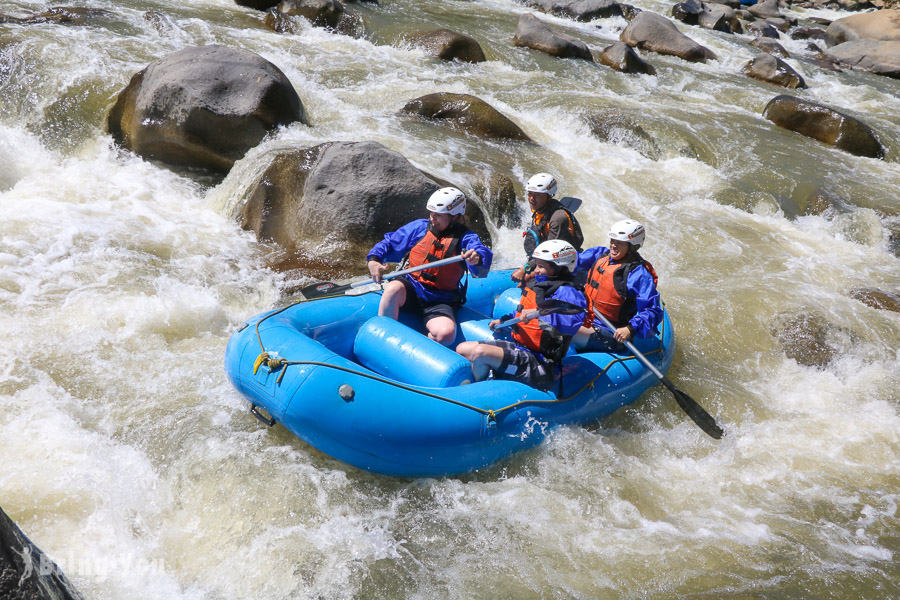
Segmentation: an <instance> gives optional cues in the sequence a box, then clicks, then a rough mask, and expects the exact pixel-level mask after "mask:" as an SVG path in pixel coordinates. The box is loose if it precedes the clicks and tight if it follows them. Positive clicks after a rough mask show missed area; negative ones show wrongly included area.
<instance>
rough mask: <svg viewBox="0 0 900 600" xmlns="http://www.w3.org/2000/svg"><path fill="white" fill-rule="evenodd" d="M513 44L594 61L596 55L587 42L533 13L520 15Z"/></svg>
mask: <svg viewBox="0 0 900 600" xmlns="http://www.w3.org/2000/svg"><path fill="white" fill-rule="evenodd" d="M513 44H514V45H516V46H522V47H525V48H531V49H533V50H538V51H540V52H544V53H546V54H549V55H550V56H556V57H557V58H581V59H584V60H588V61H591V62H593V60H594V57H593V56H592V55H591V50H590V49H589V48H588V47H587V44H585V43H584V42H582V41H581V40H576V39H575V38H573V37H569V36H568V35H565V34H563V33H559V32H557V31H554V30H553V29H552V28H551V27H550V26H549V25H547V24H546V23H544V22H542V21H541V20H540V19H538V18H537V17H536V16H534V15H531V14H526V15H522V16H521V17H519V25H518V27H517V28H516V36H515V38H513Z"/></svg>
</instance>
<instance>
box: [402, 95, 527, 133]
mask: <svg viewBox="0 0 900 600" xmlns="http://www.w3.org/2000/svg"><path fill="white" fill-rule="evenodd" d="M400 112H403V113H406V114H410V115H417V116H420V117H423V118H426V119H433V120H435V121H439V122H442V123H446V124H447V125H449V126H450V127H452V128H454V129H458V130H460V131H464V132H466V133H469V134H472V135H476V136H478V137H486V138H493V139H500V140H515V141H521V142H530V141H532V140H531V138H530V137H528V135H527V134H526V133H525V132H524V131H522V128H521V127H519V126H518V125H516V124H515V123H513V122H512V120H510V119H509V118H508V117H506V116H505V115H503V114H502V113H501V112H500V111H498V110H497V109H496V108H494V107H493V106H491V105H490V104H488V103H487V102H485V101H484V100H482V99H480V98H476V97H475V96H471V95H469V94H452V93H450V92H438V93H435V94H428V95H426V96H421V97H419V98H416V99H415V100H410V101H409V102H407V103H406V105H405V106H404V107H403V108H402V109H400Z"/></svg>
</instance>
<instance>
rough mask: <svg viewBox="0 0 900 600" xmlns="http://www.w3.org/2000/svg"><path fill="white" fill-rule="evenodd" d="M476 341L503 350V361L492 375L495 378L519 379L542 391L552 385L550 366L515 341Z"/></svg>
mask: <svg viewBox="0 0 900 600" xmlns="http://www.w3.org/2000/svg"><path fill="white" fill-rule="evenodd" d="M478 343H479V344H490V345H491V346H497V347H498V348H500V349H501V350H503V361H502V362H501V363H500V366H499V367H498V368H497V369H496V370H495V371H494V377H496V378H497V379H511V380H514V381H521V382H523V383H527V384H528V385H533V386H534V387H536V388H538V389H539V390H544V391H546V390H549V389H550V388H551V387H553V370H552V368H551V366H550V365H549V364H547V363H546V362H544V360H543V359H542V358H540V357H539V356H538V355H537V354H535V353H534V352H532V351H531V350H526V349H525V348H522V347H521V346H519V345H517V344H516V343H515V342H510V341H507V340H488V341H481V342H478Z"/></svg>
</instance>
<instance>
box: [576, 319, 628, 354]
mask: <svg viewBox="0 0 900 600" xmlns="http://www.w3.org/2000/svg"><path fill="white" fill-rule="evenodd" d="M626 350H628V348H627V347H626V346H625V344H623V343H622V342H620V341H618V340H616V338H614V337H613V332H612V331H610V330H609V329H607V328H606V327H603V326H599V327H597V326H595V327H594V331H593V333H591V335H590V337H588V341H587V344H586V345H585V347H584V349H583V350H582V352H615V353H617V354H621V353H623V352H625V351H626Z"/></svg>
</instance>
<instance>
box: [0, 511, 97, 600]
mask: <svg viewBox="0 0 900 600" xmlns="http://www.w3.org/2000/svg"><path fill="white" fill-rule="evenodd" d="M0 598H3V599H4V600H84V597H83V596H82V595H81V594H80V593H79V592H78V590H76V589H75V586H73V585H72V583H71V582H70V581H69V579H68V578H67V577H66V575H65V574H64V573H63V572H62V569H60V568H59V567H58V566H57V565H56V563H54V562H53V561H52V560H50V558H49V557H48V556H47V555H46V554H44V553H43V552H42V551H41V549H40V548H38V547H37V546H35V545H34V544H33V543H32V541H31V540H30V539H28V536H26V535H25V534H24V533H22V530H21V529H19V527H18V526H17V525H16V524H15V523H13V521H12V519H10V518H9V516H8V515H7V514H6V513H5V512H4V511H3V509H2V508H0Z"/></svg>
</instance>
